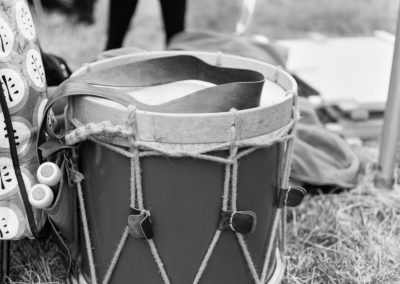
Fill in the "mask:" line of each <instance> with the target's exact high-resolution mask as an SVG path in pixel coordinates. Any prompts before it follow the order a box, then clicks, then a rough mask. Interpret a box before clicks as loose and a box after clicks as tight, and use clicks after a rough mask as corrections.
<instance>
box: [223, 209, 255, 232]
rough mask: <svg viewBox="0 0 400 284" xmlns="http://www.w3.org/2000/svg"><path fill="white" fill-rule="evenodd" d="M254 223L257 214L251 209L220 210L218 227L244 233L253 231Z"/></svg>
mask: <svg viewBox="0 0 400 284" xmlns="http://www.w3.org/2000/svg"><path fill="white" fill-rule="evenodd" d="M256 223H257V216H256V214H255V213H254V212H252V211H222V212H221V221H220V225H219V227H220V229H221V230H223V229H225V230H226V229H230V230H232V231H234V232H237V233H240V234H243V235H245V234H249V233H252V232H253V231H254V229H255V227H256Z"/></svg>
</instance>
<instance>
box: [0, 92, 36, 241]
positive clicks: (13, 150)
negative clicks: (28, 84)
mask: <svg viewBox="0 0 400 284" xmlns="http://www.w3.org/2000/svg"><path fill="white" fill-rule="evenodd" d="M0 106H1V110H2V112H3V117H4V122H5V125H6V130H7V139H8V143H9V147H10V155H11V160H12V163H13V167H14V172H15V176H16V178H17V182H18V187H19V192H20V194H21V198H22V202H23V204H24V207H25V212H26V216H27V219H28V225H29V229H30V231H31V233H32V235H33V236H34V237H36V236H37V233H38V232H37V227H36V223H35V218H34V215H33V210H32V206H31V204H30V203H29V199H28V193H27V191H26V187H25V183H24V179H23V178H22V174H21V168H20V165H19V159H18V151H17V145H16V143H15V137H14V135H15V133H14V128H13V125H12V121H11V116H10V112H9V110H8V106H7V100H6V98H5V96H4V91H3V88H1V87H0Z"/></svg>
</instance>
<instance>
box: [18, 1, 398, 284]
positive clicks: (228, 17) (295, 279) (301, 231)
mask: <svg viewBox="0 0 400 284" xmlns="http://www.w3.org/2000/svg"><path fill="white" fill-rule="evenodd" d="M258 2H259V3H258V6H257V9H256V13H255V15H254V20H253V22H252V25H251V27H250V29H249V33H253V34H263V35H265V36H268V37H270V38H273V39H280V38H293V37H304V36H307V34H308V33H310V32H318V33H323V34H326V35H338V36H354V35H369V34H372V32H373V31H374V30H379V29H382V30H386V31H389V32H394V31H395V22H396V16H397V8H398V5H399V1H394V0H352V1H348V0H335V1H333V0H302V1H293V0H268V1H267V0H259V1H258ZM107 3H108V2H107V1H105V0H98V3H97V9H96V24H95V25H93V26H84V25H76V24H74V21H73V20H72V19H67V18H66V17H65V16H62V15H59V14H46V18H44V19H41V24H40V39H41V44H42V47H43V49H44V50H45V51H48V52H51V53H55V54H58V55H60V56H62V57H64V58H66V59H67V61H68V62H69V63H70V64H71V66H72V68H73V69H76V68H78V67H79V66H80V65H82V64H83V63H85V62H90V61H93V60H94V59H95V57H96V54H97V53H98V52H100V51H101V50H102V49H103V47H104V42H105V30H106V22H107ZM239 11H240V1H239V0H220V1H217V0H190V1H189V6H188V18H187V27H188V29H206V30H212V31H221V32H224V33H232V32H233V30H234V27H235V23H236V19H237V17H238V15H239ZM133 26H134V29H132V30H131V31H130V32H129V35H128V36H127V38H126V41H125V45H126V46H132V45H134V46H138V47H140V48H143V49H147V50H160V49H163V34H162V25H161V20H160V11H159V7H158V3H157V1H156V0H146V1H141V2H140V5H139V7H138V10H137V17H135V19H134V25H133ZM375 145H376V144H375ZM356 150H357V152H358V153H359V154H360V156H362V157H364V158H365V159H366V161H368V163H367V165H370V162H373V161H375V160H376V158H377V149H376V146H370V147H362V148H357V149H356ZM372 176H373V171H372V170H370V167H369V166H366V167H365V170H364V174H363V175H362V176H361V177H360V184H359V186H358V187H357V188H356V189H354V190H352V191H350V192H346V193H343V194H336V195H321V196H312V197H307V198H306V200H305V201H304V202H303V204H302V205H301V206H300V207H298V208H296V209H294V210H292V209H290V210H289V211H288V225H287V249H286V261H287V274H286V277H285V283H400V246H399V243H400V193H399V189H397V190H396V191H392V192H382V191H378V190H376V189H374V188H373V186H372ZM64 274H65V271H64V267H63V266H62V262H61V259H60V256H59V254H58V253H57V249H56V248H55V246H54V244H52V242H51V241H47V242H43V243H42V242H38V241H34V240H22V241H18V242H14V243H13V262H12V271H11V280H12V281H13V282H14V283H46V282H51V281H55V282H59V283H63V282H64V280H63V279H64Z"/></svg>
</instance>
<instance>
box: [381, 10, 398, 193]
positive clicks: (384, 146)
mask: <svg viewBox="0 0 400 284" xmlns="http://www.w3.org/2000/svg"><path fill="white" fill-rule="evenodd" d="M399 138H400V9H399V15H398V17H397V29H396V40H395V44H394V52H393V61H392V72H391V76H390V85H389V93H388V99H387V102H386V108H385V117H384V125H383V130H382V134H381V141H380V149H379V161H378V172H377V174H376V176H375V186H376V187H377V188H386V189H390V188H393V184H394V166H395V162H396V152H397V146H398V143H399Z"/></svg>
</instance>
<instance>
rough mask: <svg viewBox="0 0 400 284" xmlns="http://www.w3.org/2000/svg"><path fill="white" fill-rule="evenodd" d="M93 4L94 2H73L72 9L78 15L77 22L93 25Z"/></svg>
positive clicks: (77, 0)
mask: <svg viewBox="0 0 400 284" xmlns="http://www.w3.org/2000/svg"><path fill="white" fill-rule="evenodd" d="M94 2H95V0H75V1H74V9H75V12H76V13H77V14H78V21H80V22H83V23H87V24H93V23H94V15H93V13H94Z"/></svg>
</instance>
